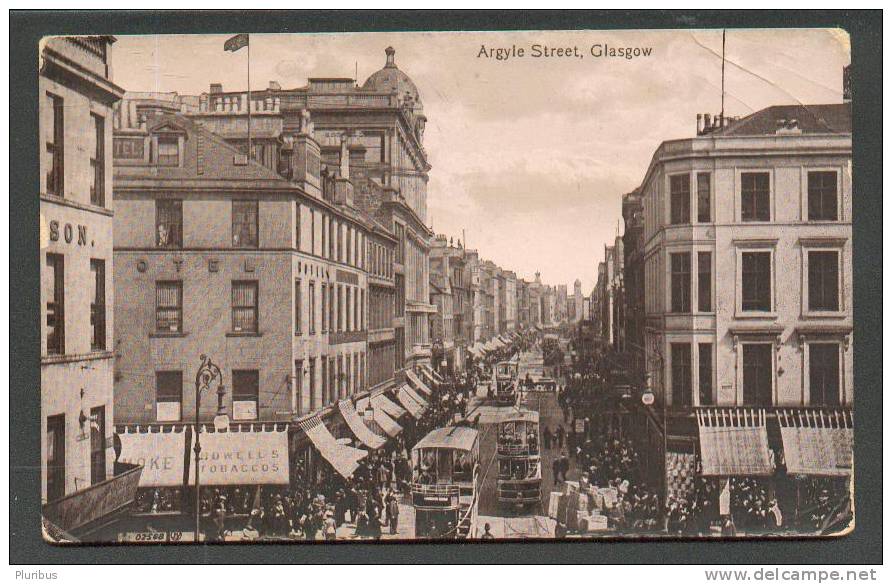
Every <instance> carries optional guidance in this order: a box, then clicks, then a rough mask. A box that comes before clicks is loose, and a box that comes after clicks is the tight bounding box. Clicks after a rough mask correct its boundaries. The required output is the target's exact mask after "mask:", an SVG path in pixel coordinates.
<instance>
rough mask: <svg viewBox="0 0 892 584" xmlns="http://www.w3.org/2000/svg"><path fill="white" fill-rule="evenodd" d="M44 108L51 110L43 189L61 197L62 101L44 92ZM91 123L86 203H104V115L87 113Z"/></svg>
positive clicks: (62, 152) (62, 192) (62, 190)
mask: <svg viewBox="0 0 892 584" xmlns="http://www.w3.org/2000/svg"><path fill="white" fill-rule="evenodd" d="M47 100H48V102H49V103H48V108H49V110H50V111H52V112H53V113H52V118H51V120H50V127H49V131H48V132H47V134H48V136H47V142H46V153H47V156H48V158H49V165H48V167H47V171H46V192H47V193H48V194H51V195H56V196H57V197H64V196H65V100H64V99H63V98H61V97H59V96H58V95H53V94H51V93H47ZM90 120H91V122H92V124H93V141H94V144H93V149H92V150H91V151H90V172H91V175H90V179H91V181H90V204H92V205H97V206H100V207H103V206H105V118H103V117H102V116H100V115H98V114H95V113H92V112H91V113H90ZM75 150H77V148H76V149H75Z"/></svg>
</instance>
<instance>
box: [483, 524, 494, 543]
mask: <svg viewBox="0 0 892 584" xmlns="http://www.w3.org/2000/svg"><path fill="white" fill-rule="evenodd" d="M490 529H491V528H490V526H489V523H484V524H483V535H481V536H480V539H495V538H496V536H494V535H493V534H492V533H490V531H489V530H490Z"/></svg>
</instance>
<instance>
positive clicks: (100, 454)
mask: <svg viewBox="0 0 892 584" xmlns="http://www.w3.org/2000/svg"><path fill="white" fill-rule="evenodd" d="M75 423H80V422H79V421H76V422H75ZM105 423H106V419H105V406H98V407H95V408H90V484H91V485H95V484H97V483H101V482H102V481H104V480H105V479H106V478H107V477H106V465H105V450H106V440H105V435H106V434H105ZM66 432H67V428H66V419H65V414H58V415H55V416H49V417H47V419H46V498H47V501H55V500H57V499H60V498H62V497H64V496H65V480H66V476H65V474H66V473H65V458H66V456H65V455H66V453H65V449H66V447H67V441H66V438H65V436H66Z"/></svg>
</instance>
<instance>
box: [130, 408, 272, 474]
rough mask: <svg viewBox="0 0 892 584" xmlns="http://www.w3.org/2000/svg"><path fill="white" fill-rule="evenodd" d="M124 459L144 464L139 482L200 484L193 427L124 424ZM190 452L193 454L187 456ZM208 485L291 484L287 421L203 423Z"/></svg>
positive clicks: (202, 439)
mask: <svg viewBox="0 0 892 584" xmlns="http://www.w3.org/2000/svg"><path fill="white" fill-rule="evenodd" d="M118 438H119V439H120V442H121V456H120V461H121V462H128V463H131V464H141V465H144V467H145V468H144V469H143V472H142V474H141V476H140V478H139V486H140V487H178V486H182V485H183V483H184V482H185V481H184V478H185V476H186V473H188V475H187V476H188V484H193V485H194V484H195V460H194V459H193V458H192V456H193V455H192V450H193V445H194V443H195V437H194V436H193V432H192V429H191V428H171V427H169V426H158V425H149V426H135V427H131V426H128V427H124V428H122V431H120V432H118ZM187 456H188V458H187ZM201 461H202V464H201V483H202V484H203V485H287V484H288V483H289V476H288V431H287V424H274V423H270V424H263V423H244V424H239V423H233V424H231V425H230V427H229V430H227V431H225V432H216V431H213V427H212V426H202V432H201Z"/></svg>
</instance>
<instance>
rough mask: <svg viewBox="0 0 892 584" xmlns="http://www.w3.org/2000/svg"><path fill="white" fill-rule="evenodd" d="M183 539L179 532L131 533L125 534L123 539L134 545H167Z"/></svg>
mask: <svg viewBox="0 0 892 584" xmlns="http://www.w3.org/2000/svg"><path fill="white" fill-rule="evenodd" d="M182 538H183V534H182V532H179V531H137V532H133V531H131V532H128V533H125V534H124V537H123V538H122V539H123V540H124V541H125V542H132V543H167V542H178V541H181V540H182Z"/></svg>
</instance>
